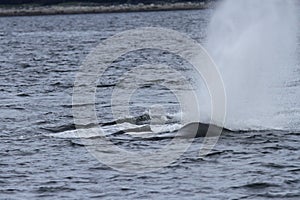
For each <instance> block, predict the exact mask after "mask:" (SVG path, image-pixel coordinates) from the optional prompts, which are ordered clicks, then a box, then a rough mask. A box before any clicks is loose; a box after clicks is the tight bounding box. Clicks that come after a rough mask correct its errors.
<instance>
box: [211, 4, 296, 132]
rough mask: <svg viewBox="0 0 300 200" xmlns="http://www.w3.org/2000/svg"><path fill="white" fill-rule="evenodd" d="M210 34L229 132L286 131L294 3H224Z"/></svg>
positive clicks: (292, 49) (218, 9)
mask: <svg viewBox="0 0 300 200" xmlns="http://www.w3.org/2000/svg"><path fill="white" fill-rule="evenodd" d="M207 34H208V37H207V49H208V51H209V53H210V55H211V56H212V58H213V60H214V61H215V63H216V64H217V66H218V68H219V70H220V73H221V75H222V78H223V81H224V86H225V90H226V95H227V119H226V127H227V128H232V129H263V128H281V127H282V126H283V125H282V124H280V122H279V121H282V120H280V119H278V118H276V115H277V114H278V113H279V112H281V111H282V109H283V107H282V106H281V105H280V104H281V103H282V98H284V97H283V96H284V91H283V86H284V84H285V81H286V80H287V79H288V77H289V76H290V73H292V72H293V69H292V67H293V66H295V62H294V61H295V52H296V49H297V17H296V10H295V3H294V1H289V0H225V1H223V2H221V3H220V5H219V7H218V8H217V9H216V11H215V13H214V14H213V16H212V19H211V21H210V24H209V26H208V33H207Z"/></svg>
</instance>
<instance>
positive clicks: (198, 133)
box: [114, 122, 232, 138]
mask: <svg viewBox="0 0 300 200" xmlns="http://www.w3.org/2000/svg"><path fill="white" fill-rule="evenodd" d="M151 132H152V130H151V127H150V126H149V125H144V126H140V127H137V128H130V129H124V130H121V131H118V132H116V133H114V135H119V134H133V133H134V134H138V133H144V134H145V133H146V134H147V133H148V134H150V135H151ZM225 132H232V131H231V130H229V129H226V128H223V127H220V126H217V125H214V124H206V123H201V122H191V123H188V124H186V125H184V126H183V127H181V128H180V129H178V130H176V131H173V132H172V133H174V137H176V138H199V137H218V136H220V135H221V134H223V133H225ZM152 134H153V133H152Z"/></svg>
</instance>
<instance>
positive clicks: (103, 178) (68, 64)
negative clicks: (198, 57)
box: [0, 9, 300, 199]
mask: <svg viewBox="0 0 300 200" xmlns="http://www.w3.org/2000/svg"><path fill="white" fill-rule="evenodd" d="M212 13H213V10H210V9H208V10H199V11H170V12H147V13H144V12H139V13H114V14H86V15H64V16H60V15H56V16H32V17H2V18H0V27H1V29H0V47H1V48H0V70H1V74H0V111H1V114H0V130H1V132H0V138H1V145H0V149H1V151H0V154H1V155H0V199H30V198H33V199H53V198H56V199H90V198H91V199H93V198H94V199H124V198H125V199H137V198H138V199H153V198H155V199H165V198H170V199H271V198H272V199H299V198H300V191H299V188H300V157H299V155H300V154H299V151H300V150H299V149H300V139H299V133H300V129H299V127H300V105H299V101H298V99H299V97H300V93H299V91H300V79H299V77H300V67H299V62H296V64H295V65H293V66H289V67H287V68H286V70H288V71H290V72H291V73H289V74H290V76H289V77H288V78H287V79H285V80H284V84H282V85H279V86H276V90H275V91H276V92H277V94H278V96H276V98H277V99H278V100H279V101H278V102H279V103H280V104H281V105H284V106H283V107H282V108H283V109H280V110H279V111H278V112H277V113H275V114H274V113H273V114H274V117H276V116H279V118H280V119H281V122H283V123H282V124H284V126H280V127H278V126H276V124H271V125H274V126H273V127H272V126H270V124H269V121H263V120H261V115H263V113H258V114H257V115H259V117H260V118H259V119H260V120H259V122H260V124H259V126H258V125H257V121H255V123H254V124H255V126H254V125H253V126H252V123H251V122H252V121H253V120H255V119H250V120H249V121H247V124H246V126H245V124H242V123H241V124H240V127H239V126H238V125H236V124H235V130H236V131H234V132H230V133H227V134H223V135H222V136H221V137H220V139H219V141H218V143H217V145H216V146H215V147H214V148H213V150H212V151H211V152H210V153H209V154H208V155H206V156H205V157H199V154H198V152H199V148H200V146H201V144H202V142H203V140H204V139H203V138H196V139H195V140H194V141H193V142H192V145H191V146H190V147H189V148H188V149H187V151H186V152H185V153H184V154H183V155H182V156H181V157H180V158H178V159H177V160H174V161H173V162H172V163H171V164H170V165H168V166H166V167H163V168H159V169H156V170H154V171H152V172H143V173H138V172H136V173H129V172H121V171H118V170H116V169H113V168H111V167H110V166H107V165H105V164H103V163H101V162H100V161H98V160H97V159H96V158H95V157H94V156H93V155H92V154H90V153H89V152H88V151H87V149H86V148H85V146H84V145H90V146H92V145H93V144H92V143H93V141H94V138H93V137H87V138H86V139H85V140H80V139H78V137H77V136H76V134H75V133H74V129H75V126H74V122H73V114H72V93H73V85H74V81H75V76H76V73H77V71H78V69H79V67H80V66H81V64H82V62H83V61H84V59H85V58H86V56H87V55H88V54H89V52H90V51H91V50H92V49H93V48H95V47H96V46H97V45H98V44H99V42H101V41H103V40H105V39H106V38H108V37H110V36H113V35H114V34H116V33H119V32H121V31H125V30H130V29H132V28H139V27H164V28H170V29H173V30H176V31H179V32H181V33H183V34H185V35H187V36H189V37H191V38H193V39H194V40H196V41H198V42H199V43H201V44H203V45H204V46H205V45H206V42H207V41H206V38H207V27H208V24H209V20H210V18H211V16H212ZM298 46H299V44H298ZM142 63H150V64H157V63H167V64H169V65H172V66H173V67H174V68H175V69H177V70H179V71H182V73H183V74H191V73H192V71H191V70H190V69H189V64H188V63H187V62H186V61H185V60H182V59H180V58H178V57H177V56H175V55H172V54H168V53H165V52H160V51H155V50H149V49H146V50H141V51H138V52H131V53H129V54H128V55H125V56H123V57H121V58H120V59H118V60H117V61H116V62H115V63H114V66H111V67H110V68H109V69H108V70H107V71H106V72H105V76H103V77H102V78H101V80H99V82H98V84H97V91H96V99H97V100H96V105H95V107H96V110H97V116H98V120H99V123H100V124H103V123H107V122H111V121H113V120H114V118H113V116H112V112H111V106H110V103H111V101H110V100H111V93H112V90H113V89H114V86H115V85H116V83H117V81H118V77H119V76H120V75H121V74H123V73H125V72H126V71H128V70H130V69H132V65H137V64H142ZM191 79H192V78H191ZM170 80H172V79H171V78H170ZM159 81H160V80H159V76H158V77H157V82H158V83H159ZM191 81H192V82H193V80H191ZM175 85H176V84H175ZM177 86H178V87H180V85H178V84H177ZM179 89H180V88H179ZM252 96H255V93H254V94H252ZM154 97H155V98H154ZM280 97H281V98H280ZM155 104H159V105H163V106H164V109H165V110H166V112H167V113H168V119H169V120H170V123H169V124H168V126H164V127H165V128H166V129H168V130H169V131H172V130H176V129H178V127H177V126H176V123H177V121H176V120H177V118H176V116H177V114H178V112H179V107H180V105H179V104H178V102H177V101H176V97H175V96H174V94H172V92H170V91H169V90H168V89H167V88H164V87H160V86H157V85H155V84H154V85H148V86H146V87H144V88H141V89H140V90H137V91H136V92H135V93H134V94H133V97H132V100H131V102H130V112H131V115H133V116H140V115H143V114H144V113H148V112H149V108H150V107H151V106H152V105H155ZM239 111H240V110H239ZM239 114H243V112H239ZM254 114H255V113H254ZM254 116H255V115H254ZM146 119H148V117H147V114H146ZM265 119H266V120H267V119H268V118H265ZM251 120H252V121H251ZM146 121H147V120H146ZM145 123H147V122H145ZM263 124H268V126H267V128H266V127H264V126H263ZM125 125H126V126H128V123H127V124H126V123H125ZM106 127H107V132H108V134H109V133H113V132H115V131H116V129H115V127H114V126H113V125H112V126H106ZM89 130H90V129H87V133H89ZM159 130H161V129H159ZM164 132H165V131H164ZM111 139H112V140H113V141H114V143H115V144H117V145H118V146H120V147H121V148H125V149H128V150H131V151H137V152H138V151H151V150H153V151H154V150H156V149H159V148H162V147H163V146H164V145H165V144H166V143H168V142H169V139H167V138H166V139H160V138H152V139H149V138H148V139H142V138H140V139H137V140H136V139H132V137H131V136H130V137H129V136H127V135H116V136H111ZM179 143H180V141H179ZM120 164H122V163H120Z"/></svg>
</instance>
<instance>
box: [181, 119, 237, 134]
mask: <svg viewBox="0 0 300 200" xmlns="http://www.w3.org/2000/svg"><path fill="white" fill-rule="evenodd" d="M225 132H232V131H231V130H229V129H226V128H223V127H220V126H217V125H214V124H206V123H201V122H192V123H188V124H186V125H184V126H183V127H182V128H180V129H179V130H178V131H177V134H176V137H181V138H193V137H195V138H198V137H218V136H220V135H221V134H222V133H225Z"/></svg>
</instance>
